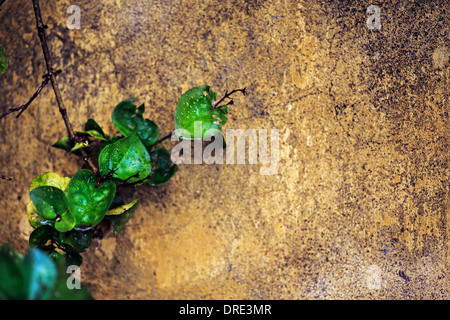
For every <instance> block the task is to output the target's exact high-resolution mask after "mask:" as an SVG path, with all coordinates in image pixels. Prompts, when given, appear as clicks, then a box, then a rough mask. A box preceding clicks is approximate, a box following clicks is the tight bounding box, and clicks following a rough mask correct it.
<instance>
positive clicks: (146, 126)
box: [111, 98, 159, 147]
mask: <svg viewBox="0 0 450 320" xmlns="http://www.w3.org/2000/svg"><path fill="white" fill-rule="evenodd" d="M134 100H136V98H130V99H127V100H124V101H122V102H120V103H119V104H118V105H117V106H116V107H115V108H114V110H113V112H112V115H111V117H112V122H113V124H114V126H115V127H116V128H117V129H118V130H119V131H120V133H121V134H123V135H124V136H125V137H128V136H130V135H131V134H133V133H134V132H135V133H136V134H137V135H138V137H139V139H141V141H142V143H143V144H144V145H145V146H146V147H150V146H151V145H153V144H154V143H155V142H156V140H157V139H158V135H159V129H158V126H157V125H156V124H155V123H154V122H153V121H151V120H149V119H145V120H144V118H143V117H142V114H143V113H144V111H145V107H144V105H143V104H142V105H141V106H139V108H138V109H137V111H136V106H135V105H134V104H133V101H134Z"/></svg>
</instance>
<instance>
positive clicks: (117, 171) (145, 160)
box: [98, 133, 152, 183]
mask: <svg viewBox="0 0 450 320" xmlns="http://www.w3.org/2000/svg"><path fill="white" fill-rule="evenodd" d="M98 162H99V167H100V174H101V175H102V176H105V175H107V174H111V175H112V177H113V178H117V179H121V180H127V181H128V182H130V183H131V182H136V181H139V180H143V179H145V178H146V177H148V175H149V174H150V173H151V170H152V166H151V163H150V155H149V153H148V151H147V149H146V148H145V146H144V145H143V144H142V142H141V140H140V139H139V138H138V136H137V135H136V134H135V133H133V134H132V135H130V136H129V137H127V138H124V139H120V140H118V141H116V142H114V143H113V144H108V145H107V146H105V148H103V150H102V151H101V152H100V155H99V157H98Z"/></svg>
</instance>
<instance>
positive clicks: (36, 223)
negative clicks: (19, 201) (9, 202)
mask: <svg viewBox="0 0 450 320" xmlns="http://www.w3.org/2000/svg"><path fill="white" fill-rule="evenodd" d="M27 218H28V222H30V225H31V226H32V227H33V228H34V229H36V228H39V227H40V226H43V225H53V224H54V221H53V220H47V219H44V218H42V217H40V216H39V214H38V212H37V210H36V207H35V206H34V205H33V202H31V201H30V202H29V203H28V205H27Z"/></svg>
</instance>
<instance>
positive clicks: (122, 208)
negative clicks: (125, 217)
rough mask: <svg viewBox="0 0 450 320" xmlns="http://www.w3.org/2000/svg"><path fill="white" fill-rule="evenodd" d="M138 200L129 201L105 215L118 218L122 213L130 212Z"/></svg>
mask: <svg viewBox="0 0 450 320" xmlns="http://www.w3.org/2000/svg"><path fill="white" fill-rule="evenodd" d="M138 200H139V199H136V200H133V201H131V202H130V203H127V204H124V205H121V206H119V207H116V208H114V209H110V210H108V211H107V212H106V215H107V216H118V215H120V214H122V213H124V212H125V211H128V210H130V208H131V207H133V206H134V205H135V204H136V203H137V201H138Z"/></svg>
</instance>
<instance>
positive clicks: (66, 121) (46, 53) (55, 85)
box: [32, 0, 98, 175]
mask: <svg viewBox="0 0 450 320" xmlns="http://www.w3.org/2000/svg"><path fill="white" fill-rule="evenodd" d="M32 1H33V7H34V15H35V17H36V27H37V30H38V35H39V40H40V41H41V46H42V51H43V53H44V59H45V63H46V65H47V72H48V75H49V77H50V82H51V83H52V87H53V91H54V92H55V96H56V102H57V103H58V107H59V112H60V113H61V116H62V117H63V120H64V124H65V125H66V128H67V132H68V133H69V138H70V140H71V141H72V142H74V143H76V142H77V136H76V135H75V132H74V131H73V128H72V124H71V123H70V121H69V116H68V115H67V109H66V107H65V106H64V103H63V100H62V97H61V92H60V91H59V88H58V83H57V82H56V76H55V75H56V73H55V71H54V69H53V63H52V58H51V55H50V51H49V49H48V45H47V36H46V34H45V29H46V28H47V26H46V25H44V23H43V22H42V16H41V9H40V7H39V0H32ZM80 151H81V154H82V156H83V160H84V161H85V162H86V163H87V164H88V166H89V167H90V168H91V170H92V171H93V172H94V174H96V175H97V174H98V169H97V168H96V167H95V165H94V163H93V162H92V160H91V159H90V157H89V156H88V154H87V153H86V151H85V150H83V149H80Z"/></svg>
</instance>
